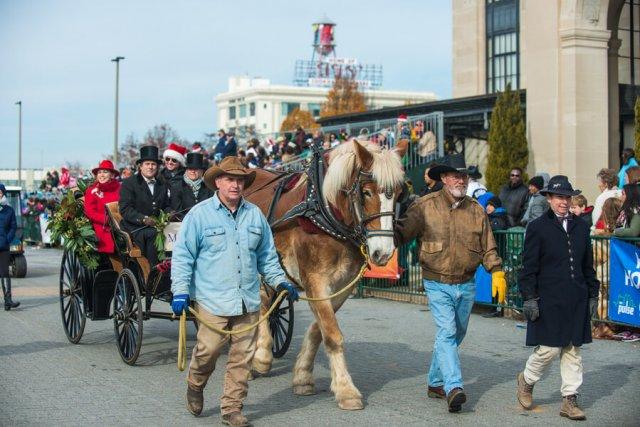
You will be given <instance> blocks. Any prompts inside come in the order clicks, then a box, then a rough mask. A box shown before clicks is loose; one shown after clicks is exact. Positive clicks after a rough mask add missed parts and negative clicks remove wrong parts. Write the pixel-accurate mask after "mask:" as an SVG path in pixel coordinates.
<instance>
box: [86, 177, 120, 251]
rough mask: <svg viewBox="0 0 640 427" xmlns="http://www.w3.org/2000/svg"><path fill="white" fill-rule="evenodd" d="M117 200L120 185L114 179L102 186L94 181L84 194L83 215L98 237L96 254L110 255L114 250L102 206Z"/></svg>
mask: <svg viewBox="0 0 640 427" xmlns="http://www.w3.org/2000/svg"><path fill="white" fill-rule="evenodd" d="M119 199H120V183H119V182H118V181H116V180H115V179H112V180H110V181H108V182H106V183H104V184H99V183H98V182H97V181H96V182H95V183H94V184H92V185H91V186H90V187H88V188H87V190H86V191H85V192H84V213H85V215H86V216H87V218H89V220H90V221H91V224H93V229H94V230H95V232H96V236H97V237H98V252H103V253H107V254H111V253H113V252H114V250H115V245H114V243H113V238H112V237H111V227H109V220H108V218H107V214H106V212H105V207H104V205H105V204H107V203H111V202H117V201H118V200H119Z"/></svg>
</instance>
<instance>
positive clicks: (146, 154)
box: [136, 145, 162, 165]
mask: <svg viewBox="0 0 640 427" xmlns="http://www.w3.org/2000/svg"><path fill="white" fill-rule="evenodd" d="M147 160H150V161H152V162H156V163H158V164H160V163H162V162H161V161H160V157H159V156H158V147H156V146H155V145H144V146H142V147H140V158H139V159H138V160H136V165H139V164H140V163H142V162H145V161H147Z"/></svg>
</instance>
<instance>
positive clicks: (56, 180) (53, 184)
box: [51, 171, 60, 188]
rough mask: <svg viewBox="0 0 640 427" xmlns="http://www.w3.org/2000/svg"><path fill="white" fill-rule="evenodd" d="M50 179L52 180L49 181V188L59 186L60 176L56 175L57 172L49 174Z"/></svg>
mask: <svg viewBox="0 0 640 427" xmlns="http://www.w3.org/2000/svg"><path fill="white" fill-rule="evenodd" d="M51 177H52V178H53V180H52V181H51V188H57V187H58V185H60V176H59V175H58V171H53V172H52V173H51Z"/></svg>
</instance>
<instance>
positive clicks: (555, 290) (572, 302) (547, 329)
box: [518, 209, 600, 347]
mask: <svg viewBox="0 0 640 427" xmlns="http://www.w3.org/2000/svg"><path fill="white" fill-rule="evenodd" d="M567 229H568V232H565V230H564V228H563V227H562V224H561V223H560V221H558V219H557V218H556V215H555V214H554V213H553V211H552V210H551V209H549V210H548V211H547V212H546V213H545V214H544V215H542V216H541V217H539V218H536V219H535V220H533V221H531V222H530V223H529V225H528V227H527V230H526V233H525V239H524V252H523V265H522V270H521V271H520V273H519V275H518V285H519V288H520V292H521V293H522V296H523V297H524V299H525V300H527V299H531V298H539V300H538V304H539V308H540V317H539V318H538V319H537V320H536V321H534V322H529V323H528V325H527V345H545V346H549V347H565V346H567V345H569V344H573V345H575V346H580V345H582V344H584V343H590V342H591V320H590V318H589V313H588V312H589V302H588V301H589V298H591V297H597V296H598V290H599V288H600V283H599V282H598V280H597V279H596V272H595V270H594V268H593V253H592V251H591V239H590V237H589V227H588V226H587V224H586V223H585V222H584V221H583V220H582V219H581V218H579V217H575V216H574V215H571V216H570V220H569V223H568V227H567Z"/></svg>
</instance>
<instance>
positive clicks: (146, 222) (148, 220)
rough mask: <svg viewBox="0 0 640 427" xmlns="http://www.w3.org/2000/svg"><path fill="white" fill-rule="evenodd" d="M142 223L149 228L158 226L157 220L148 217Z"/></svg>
mask: <svg viewBox="0 0 640 427" xmlns="http://www.w3.org/2000/svg"><path fill="white" fill-rule="evenodd" d="M142 223H143V224H144V225H146V226H147V227H155V226H156V220H155V219H153V218H150V217H148V216H145V217H144V219H143V220H142Z"/></svg>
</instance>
